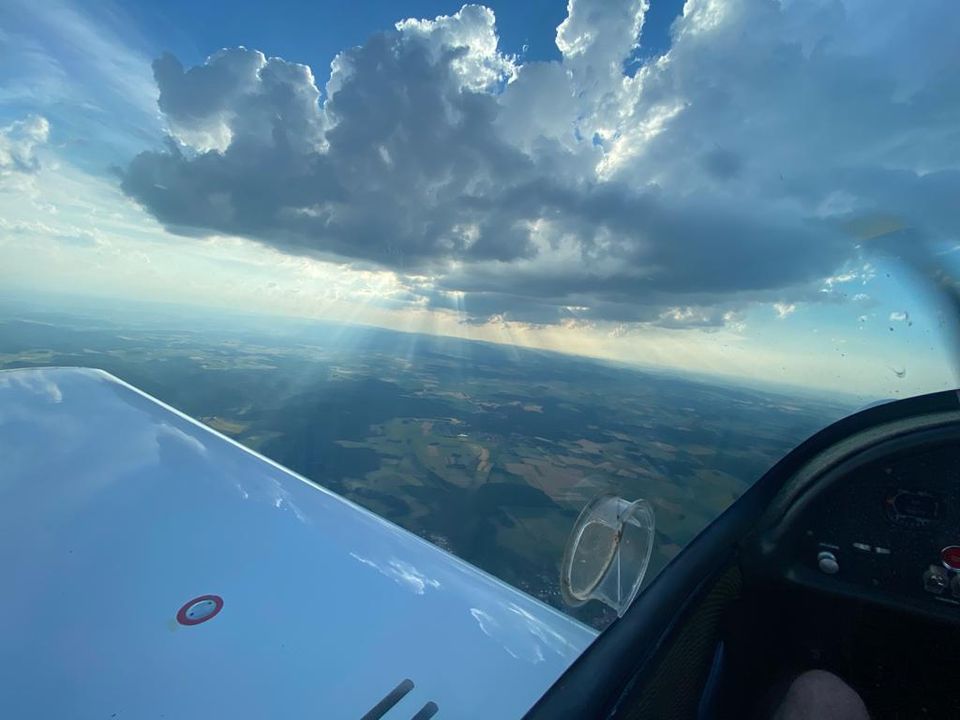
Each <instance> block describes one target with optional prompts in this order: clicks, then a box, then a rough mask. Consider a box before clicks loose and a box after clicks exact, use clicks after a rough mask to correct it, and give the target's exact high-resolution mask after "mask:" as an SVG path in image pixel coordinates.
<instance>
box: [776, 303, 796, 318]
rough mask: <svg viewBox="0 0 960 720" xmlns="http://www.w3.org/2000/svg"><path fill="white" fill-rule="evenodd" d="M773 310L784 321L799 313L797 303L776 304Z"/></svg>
mask: <svg viewBox="0 0 960 720" xmlns="http://www.w3.org/2000/svg"><path fill="white" fill-rule="evenodd" d="M773 309H774V310H775V311H776V313H777V317H778V318H780V319H781V320H783V319H784V318H785V317H787V316H788V315H792V314H793V313H795V312H796V311H797V306H796V304H795V303H774V304H773Z"/></svg>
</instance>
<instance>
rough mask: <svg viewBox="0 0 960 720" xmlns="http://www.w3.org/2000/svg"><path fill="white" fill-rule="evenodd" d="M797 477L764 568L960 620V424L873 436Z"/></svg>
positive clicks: (771, 534) (769, 532)
mask: <svg viewBox="0 0 960 720" xmlns="http://www.w3.org/2000/svg"><path fill="white" fill-rule="evenodd" d="M811 464H813V463H811ZM800 475H802V473H798V476H800ZM792 482H793V487H792V488H791V487H790V483H787V484H786V485H785V489H784V491H783V496H784V497H783V498H781V506H780V509H779V511H778V512H777V513H773V514H772V516H771V517H768V518H767V527H766V534H765V541H763V542H761V543H760V545H761V546H765V548H766V549H765V551H764V552H762V553H761V555H762V559H761V561H760V567H761V568H762V572H763V574H764V575H767V576H770V575H774V576H779V577H781V578H784V579H786V580H787V581H788V582H791V583H797V584H800V585H803V586H806V587H809V588H812V589H816V590H821V591H826V592H829V593H833V594H837V595H841V596H847V597H851V598H855V599H859V600H864V601H869V602H874V603H878V604H881V605H886V606H890V607H895V608H900V609H904V610H908V611H912V612H914V613H919V614H923V615H927V616H930V617H936V618H940V619H944V620H947V621H950V622H952V623H957V624H960V547H955V546H960V423H958V422H956V421H952V422H946V423H942V424H939V425H934V426H930V425H928V426H926V427H922V428H915V429H914V430H912V431H910V430H907V431H904V429H903V428H902V427H901V428H900V431H898V432H896V433H892V434H891V435H889V436H883V435H882V433H881V434H879V435H877V434H873V435H871V436H870V437H869V438H868V439H867V440H864V442H863V443H862V444H858V443H856V442H852V443H850V446H849V447H848V448H847V450H845V451H844V452H841V453H839V454H838V455H837V456H835V457H834V458H833V459H832V461H831V462H829V463H824V464H823V465H822V467H821V469H820V470H818V471H816V472H813V473H808V476H807V477H806V478H805V479H803V480H798V479H797V478H796V477H795V478H794V480H793V481H792ZM774 504H775V503H774ZM949 548H954V549H953V550H949ZM945 549H947V551H946V553H945V552H944V551H945ZM944 560H946V561H947V562H944Z"/></svg>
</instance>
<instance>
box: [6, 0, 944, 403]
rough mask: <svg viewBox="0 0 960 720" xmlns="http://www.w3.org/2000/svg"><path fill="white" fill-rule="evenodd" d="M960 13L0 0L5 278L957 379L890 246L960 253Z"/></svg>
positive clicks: (784, 365)
mask: <svg viewBox="0 0 960 720" xmlns="http://www.w3.org/2000/svg"><path fill="white" fill-rule="evenodd" d="M956 37H960V5H957V4H956V3H955V2H953V0H920V1H919V2H917V3H902V2H900V3H897V2H885V1H879V0H802V1H801V0H687V2H686V3H681V2H678V1H677V0H649V2H647V1H646V0H570V2H569V3H567V4H564V3H563V2H547V0H536V1H534V2H529V3H515V2H502V3H490V4H488V5H466V6H461V5H460V4H458V3H447V2H438V1H430V2H426V1H417V2H386V1H382V2H354V3H350V4H348V5H346V6H345V5H344V4H342V3H332V2H330V3H323V2H317V3H300V2H291V1H288V0H277V1H276V2H272V3H254V2H244V1H243V0H239V1H238V0H231V2H226V0H222V1H220V0H218V1H217V2H206V3H203V2H187V1H186V0H171V1H168V2H162V3H161V2H156V3H146V2H139V3H138V2H130V3H122V4H120V3H117V4H112V3H110V2H108V1H102V2H95V3H94V2H85V3H80V2H68V1H65V0H46V1H45V2H43V3H37V2H28V1H26V0H6V2H4V3H3V4H2V5H0V294H3V293H8V294H10V293H18V292H32V293H50V294H53V293H60V294H87V295H92V296H101V297H111V298H116V299H117V301H118V302H121V301H122V300H123V299H124V298H129V299H136V300H159V301H165V302H180V303H184V304H185V305H190V306H195V307H209V308H232V309H240V310H249V311H255V312H264V313H274V314H283V315H292V316H302V317H316V318H322V319H325V320H335V321H344V322H357V323H365V324H372V325H379V326H384V327H390V328H397V329H402V330H409V331H412V332H427V333H435V334H443V335H452V336H457V337H465V338H475V339H480V340H487V341H493V342H502V343H512V344H518V345H524V346H531V347H541V348H547V349H551V350H559V351H562V352H570V353H576V354H582V355H588V356H594V357H601V358H608V359H613V360H617V361H622V362H628V363H636V364H642V365H655V366H663V367H668V368H675V369H679V370H688V371H695V372H701V373H714V374H720V375H724V376H729V377H734V378H740V379H748V380H757V381H767V382H782V383H788V384H791V385H798V386H804V387H810V388H816V389H822V390H828V391H839V392H844V393H854V394H857V395H861V396H863V397H864V398H869V399H872V398H879V397H897V396H903V395H908V394H915V393H919V392H925V391H932V390H937V389H942V388H946V387H953V386H955V385H956V384H957V377H956V375H955V373H954V370H953V365H954V353H955V352H957V351H958V350H957V348H956V347H954V346H953V344H952V343H951V342H950V338H951V336H950V335H949V334H948V332H947V331H948V329H949V327H952V325H953V323H954V318H953V317H952V316H951V315H949V313H945V311H944V309H943V308H942V307H940V306H939V305H938V304H937V303H936V302H935V294H933V293H931V292H930V291H929V289H928V288H929V285H930V284H929V283H918V282H917V280H916V278H917V275H916V273H914V272H913V271H910V270H909V269H908V265H910V266H917V265H918V264H921V265H924V267H931V266H937V267H947V268H949V265H950V263H952V262H954V257H953V256H954V250H955V249H956V248H957V247H958V245H957V240H958V230H960V214H958V213H957V212H956V208H957V207H958V206H960V131H958V128H960V92H958V87H960V86H958V85H957V84H956V81H955V78H956V77H957V76H958V73H960V45H958V44H957V43H956V42H955V39H956ZM908 260H909V263H908V262H907V261H908ZM191 312H199V311H191ZM189 318H190V315H189V313H185V317H184V323H185V324H189V322H190V319H189Z"/></svg>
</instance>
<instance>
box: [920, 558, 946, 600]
mask: <svg viewBox="0 0 960 720" xmlns="http://www.w3.org/2000/svg"><path fill="white" fill-rule="evenodd" d="M949 584H950V581H949V579H948V578H947V573H946V572H945V571H944V569H943V568H941V567H937V566H936V565H931V566H930V567H928V568H927V571H926V572H925V573H923V589H924V590H926V591H927V592H929V593H933V594H934V595H940V594H941V593H943V591H944V590H946V589H947V585H949Z"/></svg>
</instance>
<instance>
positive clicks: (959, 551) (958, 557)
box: [940, 545, 960, 570]
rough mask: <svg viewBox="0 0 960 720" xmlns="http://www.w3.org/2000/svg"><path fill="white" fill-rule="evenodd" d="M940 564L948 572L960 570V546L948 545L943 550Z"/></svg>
mask: <svg viewBox="0 0 960 720" xmlns="http://www.w3.org/2000/svg"><path fill="white" fill-rule="evenodd" d="M940 562H942V563H943V566H944V567H945V568H947V569H948V570H960V545H948V546H947V547H945V548H944V549H943V550H941V551H940Z"/></svg>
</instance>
